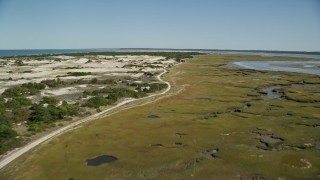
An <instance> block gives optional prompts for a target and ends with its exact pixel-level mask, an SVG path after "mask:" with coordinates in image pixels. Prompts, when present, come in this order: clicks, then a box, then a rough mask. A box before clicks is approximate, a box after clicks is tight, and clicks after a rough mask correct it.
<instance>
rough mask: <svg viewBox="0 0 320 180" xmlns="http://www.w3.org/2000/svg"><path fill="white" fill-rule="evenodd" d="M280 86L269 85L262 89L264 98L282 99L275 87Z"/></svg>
mask: <svg viewBox="0 0 320 180" xmlns="http://www.w3.org/2000/svg"><path fill="white" fill-rule="evenodd" d="M279 88H281V87H280V86H271V87H267V88H264V89H262V91H263V92H264V93H265V95H264V96H263V98H264V99H282V94H281V93H279V92H278V91H277V89H279Z"/></svg>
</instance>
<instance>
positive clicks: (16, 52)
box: [0, 48, 320, 59]
mask: <svg viewBox="0 0 320 180" xmlns="http://www.w3.org/2000/svg"><path fill="white" fill-rule="evenodd" d="M163 51H165V52H177V51H189V52H192V51H197V52H202V53H210V54H239V55H258V56H271V57H272V56H285V57H301V58H315V59H320V54H286V53H271V52H250V51H245V52H241V51H223V50H221V51H216V50H196V49H195V50H179V49H165V50H163V49H121V48H113V49H112V48H101V49H21V50H0V57H1V56H19V55H40V54H62V53H86V52H163Z"/></svg>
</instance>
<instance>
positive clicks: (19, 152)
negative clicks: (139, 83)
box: [0, 70, 171, 169]
mask: <svg viewBox="0 0 320 180" xmlns="http://www.w3.org/2000/svg"><path fill="white" fill-rule="evenodd" d="M166 72H167V71H166V70H164V71H163V72H162V73H161V74H159V75H158V76H157V79H158V80H159V81H160V82H162V83H165V84H167V85H168V87H167V89H166V90H165V91H162V92H160V93H157V94H152V95H150V96H146V97H143V98H139V99H128V100H125V101H123V102H121V103H119V104H117V105H115V106H113V107H111V108H109V109H106V110H104V111H102V112H100V113H97V114H94V115H92V116H89V117H87V118H84V119H82V120H79V121H76V122H74V123H71V124H68V125H67V126H65V127H62V128H60V129H58V130H56V131H53V132H51V133H49V134H47V135H45V136H43V137H41V138H39V139H37V140H35V141H32V142H30V143H29V144H27V145H25V146H23V147H21V148H17V149H15V150H13V151H12V152H10V153H9V154H7V155H5V156H4V157H3V158H2V159H1V160H0V169H2V168H3V167H5V166H6V165H8V164H9V163H10V162H12V161H13V160H15V159H17V158H18V157H19V156H21V155H22V154H24V153H26V152H28V151H29V150H31V149H32V148H34V147H36V146H38V145H40V144H41V143H43V142H46V141H48V140H51V139H53V138H55V137H57V136H59V135H61V134H63V133H65V132H67V131H69V130H72V129H73V128H75V127H76V126H78V125H80V124H82V123H85V122H88V121H92V120H96V119H98V118H100V117H103V116H102V115H103V114H105V113H107V112H110V111H112V110H114V109H117V108H119V107H121V106H123V105H126V104H127V103H130V102H134V101H138V100H142V99H147V98H150V97H154V96H158V95H163V94H165V93H167V92H168V91H170V89H171V84H170V83H169V82H167V81H164V80H162V79H161V76H162V75H163V74H165V73H166Z"/></svg>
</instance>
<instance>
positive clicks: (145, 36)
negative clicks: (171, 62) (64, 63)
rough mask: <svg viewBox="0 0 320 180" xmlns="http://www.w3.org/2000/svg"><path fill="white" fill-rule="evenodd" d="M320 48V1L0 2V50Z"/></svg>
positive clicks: (120, 0)
mask: <svg viewBox="0 0 320 180" xmlns="http://www.w3.org/2000/svg"><path fill="white" fill-rule="evenodd" d="M120 47H128V48H211V49H212V48H215V49H265V50H302V51H304V50H306V51H320V0H86V1H85V0H0V49H47V48H56V49H57V48H58V49H61V48H120Z"/></svg>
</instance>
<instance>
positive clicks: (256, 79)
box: [252, 78, 261, 81]
mask: <svg viewBox="0 0 320 180" xmlns="http://www.w3.org/2000/svg"><path fill="white" fill-rule="evenodd" d="M252 80H254V81H259V80H261V79H260V78H252Z"/></svg>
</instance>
